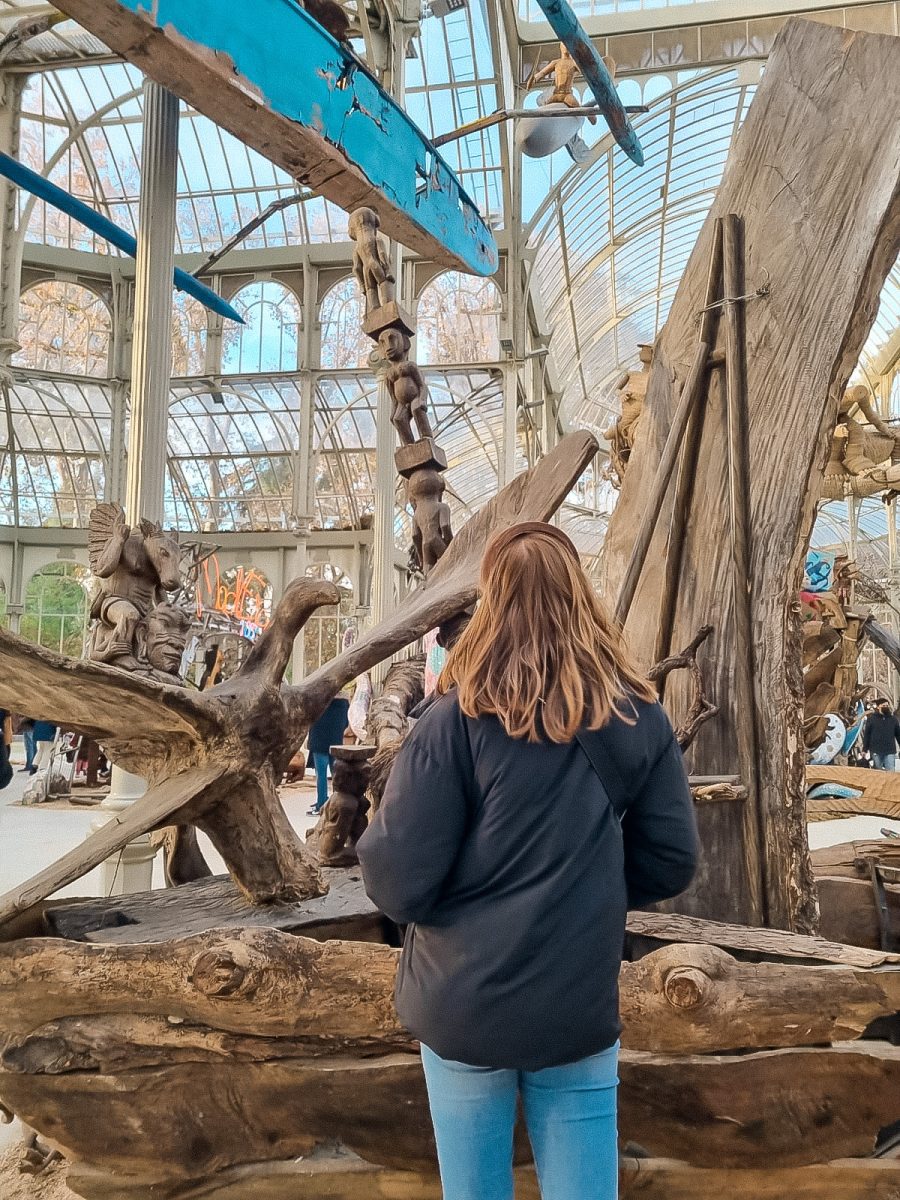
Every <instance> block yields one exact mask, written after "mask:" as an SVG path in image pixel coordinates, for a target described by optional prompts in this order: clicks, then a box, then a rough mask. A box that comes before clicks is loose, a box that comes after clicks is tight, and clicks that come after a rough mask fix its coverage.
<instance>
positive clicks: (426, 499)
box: [407, 467, 453, 575]
mask: <svg viewBox="0 0 900 1200" xmlns="http://www.w3.org/2000/svg"><path fill="white" fill-rule="evenodd" d="M407 495H408V496H409V502H410V504H411V505H412V510H413V546H414V547H415V551H416V556H417V558H418V560H419V562H420V563H421V565H422V570H423V571H424V572H425V574H426V575H427V574H428V572H429V571H430V570H431V568H432V567H434V566H436V565H437V564H438V562H439V561H440V559H441V557H442V555H443V554H444V552H445V551H446V549H447V547H448V546H449V545H450V542H451V541H452V540H453V530H452V529H451V528H450V506H449V505H448V504H446V503H445V501H444V479H443V476H442V475H441V473H440V471H437V470H435V468H434V467H422V468H421V469H420V470H418V471H414V472H413V473H412V475H410V477H409V481H408V487H407Z"/></svg>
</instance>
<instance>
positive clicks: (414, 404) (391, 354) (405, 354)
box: [378, 327, 434, 446]
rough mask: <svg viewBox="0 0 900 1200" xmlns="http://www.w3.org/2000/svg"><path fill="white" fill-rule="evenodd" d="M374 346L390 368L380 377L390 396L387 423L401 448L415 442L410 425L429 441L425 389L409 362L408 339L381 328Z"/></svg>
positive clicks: (414, 368)
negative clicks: (378, 349) (389, 417)
mask: <svg viewBox="0 0 900 1200" xmlns="http://www.w3.org/2000/svg"><path fill="white" fill-rule="evenodd" d="M378 345H379V347H380V348H381V351H382V353H383V354H384V357H385V358H386V359H387V361H388V363H389V364H390V366H389V367H388V369H387V370H386V371H385V374H384V378H385V382H386V383H387V387H388V391H389V392H390V394H391V424H392V425H393V426H394V428H395V429H396V430H397V434H398V436H399V438H400V444H401V446H411V445H412V444H413V442H415V441H416V435H415V434H414V433H413V429H412V427H413V424H415V426H416V431H417V433H418V436H419V437H420V438H433V437H434V430H433V429H432V427H431V421H430V419H429V417H428V386H427V384H426V383H425V376H424V375H423V374H422V372H421V371H420V370H419V368H418V365H417V364H416V363H414V362H410V361H409V338H408V337H407V336H406V334H405V333H403V332H402V330H400V329H396V328H393V327H391V328H389V329H383V330H382V331H381V333H380V335H379V337H378Z"/></svg>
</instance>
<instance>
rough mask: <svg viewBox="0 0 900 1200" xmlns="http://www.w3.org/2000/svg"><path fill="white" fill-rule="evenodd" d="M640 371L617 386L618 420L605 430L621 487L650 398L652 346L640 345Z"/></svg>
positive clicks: (626, 376)
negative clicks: (646, 401)
mask: <svg viewBox="0 0 900 1200" xmlns="http://www.w3.org/2000/svg"><path fill="white" fill-rule="evenodd" d="M639 350H640V356H641V364H642V365H641V369H640V371H626V372H625V374H624V375H623V376H622V377H621V379H620V380H619V382H618V383H617V384H616V390H617V392H618V398H619V417H618V420H616V421H615V422H614V423H613V424H612V425H610V426H609V427H608V428H607V429H604V430H603V436H604V437H605V438H606V440H607V441H608V442H609V454H610V467H611V469H612V472H613V482H617V483H618V484H621V482H622V477H623V475H624V474H625V468H626V466H627V465H628V459H629V457H630V455H631V447H632V446H633V445H634V439H635V435H636V433H637V428H638V422H639V421H640V419H641V413H642V412H643V410H644V397H645V396H646V395H647V384H648V382H649V380H650V367H651V365H652V363H653V347H652V346H648V345H645V344H643V343H642V344H641V346H640V347H639Z"/></svg>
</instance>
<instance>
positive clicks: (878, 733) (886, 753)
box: [863, 700, 900, 771]
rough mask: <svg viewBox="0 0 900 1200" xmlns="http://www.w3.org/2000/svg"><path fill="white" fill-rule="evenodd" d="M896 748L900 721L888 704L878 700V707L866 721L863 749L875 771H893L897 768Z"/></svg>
mask: <svg viewBox="0 0 900 1200" xmlns="http://www.w3.org/2000/svg"><path fill="white" fill-rule="evenodd" d="M898 746H900V721H898V720H897V718H896V717H895V716H894V714H893V713H892V712H891V706H890V703H889V702H888V701H887V700H879V701H878V707H877V708H876V709H875V711H874V712H873V713H872V714H871V715H870V716H869V717H868V718H867V720H866V727H865V729H864V730H863V749H864V750H868V752H869V753H870V754H871V755H872V766H873V767H875V769H876V770H877V771H893V770H895V768H896V766H897V747H898Z"/></svg>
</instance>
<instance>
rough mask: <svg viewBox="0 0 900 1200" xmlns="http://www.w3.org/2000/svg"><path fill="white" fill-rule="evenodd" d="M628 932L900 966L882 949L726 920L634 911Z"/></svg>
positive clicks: (777, 954) (781, 955)
mask: <svg viewBox="0 0 900 1200" xmlns="http://www.w3.org/2000/svg"><path fill="white" fill-rule="evenodd" d="M628 932H629V933H631V934H634V935H635V936H637V937H643V938H648V939H650V940H651V941H658V942H695V943H698V944H701V945H706V946H722V947H723V948H724V949H726V950H734V951H735V952H737V953H744V954H752V955H754V956H755V955H762V956H763V957H764V958H774V959H795V958H802V959H806V960H807V961H810V962H813V961H814V962H824V963H835V964H841V965H844V966H848V967H861V968H866V967H879V966H882V965H884V964H886V963H900V955H898V954H886V953H885V952H884V951H882V950H865V949H862V948H860V947H856V946H846V945H843V944H841V943H840V942H835V941H828V940H827V939H826V938H824V937H812V936H810V935H808V934H791V933H785V932H784V931H783V930H780V929H752V928H750V927H748V926H746V925H729V924H727V923H725V922H722V921H704V920H701V919H700V918H698V917H687V916H684V915H683V914H680V913H655V912H653V913H648V912H632V913H629V914H628Z"/></svg>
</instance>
